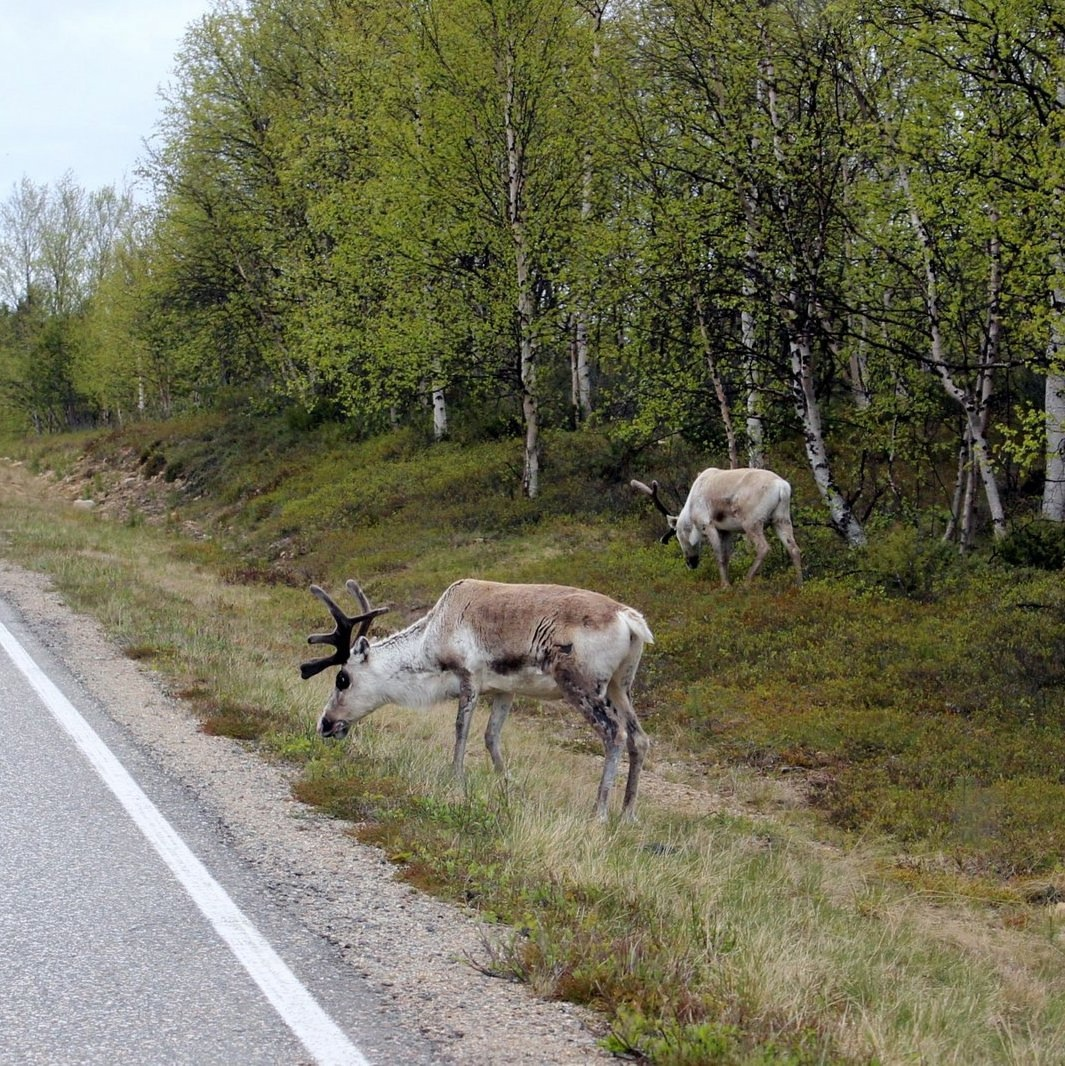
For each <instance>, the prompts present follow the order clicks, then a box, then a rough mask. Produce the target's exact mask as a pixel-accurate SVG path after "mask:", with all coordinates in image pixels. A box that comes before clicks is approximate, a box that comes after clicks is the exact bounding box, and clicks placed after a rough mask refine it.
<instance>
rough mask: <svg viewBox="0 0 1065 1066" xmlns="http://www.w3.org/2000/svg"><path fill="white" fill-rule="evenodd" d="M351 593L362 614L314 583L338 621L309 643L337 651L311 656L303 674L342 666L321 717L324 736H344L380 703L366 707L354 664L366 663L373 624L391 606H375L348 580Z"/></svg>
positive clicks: (319, 595)
mask: <svg viewBox="0 0 1065 1066" xmlns="http://www.w3.org/2000/svg"><path fill="white" fill-rule="evenodd" d="M346 587H347V590H348V592H350V593H351V594H352V596H354V597H355V598H356V599H357V600H358V601H359V606H360V607H361V608H362V614H358V615H354V616H350V617H349V616H348V615H346V614H345V613H344V612H343V611H342V610H341V609H340V608H339V607H338V606H337V605H336V603H335V602H334V601H333V599H332V597H331V596H330V595H329V593H327V592H326V591H325V590H324V589H322V588H320V587H319V586H318V585H311V592H313V593H314V595H315V596H317V597H318V599H320V600H321V601H322V603H324V604H325V605H326V607H328V608H329V613H330V614H331V615H332V616H333V620H334V621H335V622H336V628H335V629H334V630H333V632H332V633H316V634H314V635H312V636H310V637H308V638H307V643H308V644H331V645H332V646H333V647H334V648H335V649H336V651H335V652H334V653H333V654H332V655H326V656H323V657H322V658H320V659H311V660H310V661H309V662H305V663H303V664H302V665H301V666H300V675H301V676H302V677H303V679H304V680H306V679H307V678H309V677H314V675H315V674H320V673H321V672H322V671H323V670H327V669H328V668H329V667H330V666H339V667H340V670H339V671H338V672H337V676H336V684H335V686H334V688H333V691H332V693H331V694H330V696H329V700H328V702H327V703H326V705H325V709H324V710H323V711H322V715H321V717H320V718H319V719H318V732H319V733H320V734H321V735H322V736H323V737H343V736H344V734H345V733H347V731H348V726H350V725H351V723H352V722H356V721H358V720H359V719H360V718H362V717H364V716H365V715H367V714H369V713H370V711H372V710H374V707H375V706H376V704H374V705H371V706H365V705H364V704H365V703H366V701H365V700H361V701H360V699H359V686H358V685H357V684H355V685H353V681H354V680H355V675H353V674H352V671H351V665H352V663H353V662H354V664H356V665H358V664H360V663H365V662H366V659H367V656H368V654H369V648H370V642H369V641H368V640H367V639H366V634H367V633H368V632H369V629H370V625H371V623H372V622H373V620H374V619H375V618H376V617H377V616H378V615H379V614H384V613H385V611H387V610H388V608H387V607H371V606H370V601H369V600H368V599H367V598H366V595H365V593H364V592H363V591H362V589H361V588H360V587H359V585H358V584H357V583H356V582H354V581H350V580H349V581H348V582H347V583H346ZM356 626H358V627H359V629H358V632H357V633H355V636H354V639H352V633H353V632H354V631H355V627H356Z"/></svg>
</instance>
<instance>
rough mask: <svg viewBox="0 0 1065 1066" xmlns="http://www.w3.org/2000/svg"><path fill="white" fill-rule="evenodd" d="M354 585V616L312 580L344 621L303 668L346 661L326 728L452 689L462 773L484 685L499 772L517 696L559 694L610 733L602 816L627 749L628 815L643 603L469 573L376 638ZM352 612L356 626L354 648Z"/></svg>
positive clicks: (645, 634)
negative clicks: (325, 650) (320, 655)
mask: <svg viewBox="0 0 1065 1066" xmlns="http://www.w3.org/2000/svg"><path fill="white" fill-rule="evenodd" d="M347 587H348V590H349V591H350V592H351V593H352V595H354V596H355V597H356V598H357V599H358V600H359V602H360V604H361V605H362V607H363V611H364V613H363V615H360V616H357V617H355V618H348V617H347V616H346V615H344V614H343V612H341V611H340V610H339V608H337V606H336V604H335V603H333V601H332V600H331V599H330V598H329V597H328V595H327V594H326V593H324V592H323V591H322V590H321V589H320V588H318V587H317V586H312V587H311V591H312V592H314V594H315V595H316V596H318V597H319V599H321V600H322V601H323V602H324V603H325V604H326V605H327V606H328V607H329V609H330V613H332V614H333V617H334V619H336V621H337V632H335V633H333V634H329V635H320V636H315V637H312V638H311V642H312V643H331V644H333V645H334V646H335V647H336V648H337V652H336V654H335V655H333V656H329V657H327V658H325V659H320V660H315V661H313V662H311V663H305V664H304V665H303V667H302V668H301V669H302V672H303V676H304V677H310V676H312V675H313V674H315V673H317V672H319V671H320V670H323V669H325V668H326V667H328V666H330V665H334V664H335V665H339V666H340V670H339V672H338V673H337V676H336V684H335V686H334V688H333V691H332V693H331V694H330V696H329V699H328V702H327V703H326V706H325V709H324V711H323V712H322V715H321V717H320V719H319V721H318V732H319V733H320V734H321V735H322V736H325V737H342V736H344V735H345V733H346V732H347V730H348V727H349V726H350V725H351V724H352V723H353V722H357V721H359V719H361V718H364V717H366V715H368V714H370V713H371V712H372V711H374V710H376V709H377V708H378V707H380V706H382V705H383V704H386V703H392V704H398V705H400V706H405V707H427V706H430V705H432V704H435V703H439V702H440V701H442V700H446V699H454V698H456V697H457V698H458V701H459V703H458V716H457V717H456V719H455V753H454V760H453V766H454V769H455V772H456V773H458V774H461V773H462V766H463V759H464V756H465V752H466V740H467V736H468V734H469V729H470V721H471V719H472V716H473V710H474V706H475V704H476V703H477V699H478V697H479V696H482V695H484V696H490V697H491V700H492V710H491V714H490V716H489V720H488V728H487V730H486V732H485V737H484V739H485V745H486V746H487V748H488V753H489V755H490V756H491V758H492V763H493V764H494V766H495V768H496V770H498V771H499V772H503V769H504V766H503V756H502V753H501V751H500V746H499V736H500V731H501V730H502V728H503V723H504V722H505V721H506V718H507V715H508V713H509V712H510V708H511V704H512V703H513V701H514V697H515V696H528V697H531V698H533V699H539V700H553V699H563V700H565V701H566V702H567V703H569V704H570V705H571V706H572V707H574V708H576V709H577V710H578V711H580V713H581V714H582V715H583V716H584V717H585V719H586V720H587V721H588V723H589V725H591V727H592V728H593V729H594V730H595V731H596V733H597V734H598V736H599V738H600V740H602V742H603V748H604V752H605V757H606V758H605V765H604V767H603V775H602V778H601V780H600V782H599V791H598V793H597V796H596V803H595V810H596V814H597V815H598V817H599V818H601V819H605V818H606V817H607V809H608V804H609V799H610V791H611V789H612V787H613V784H614V779H615V777H616V775H617V769H618V763H619V760H620V757H621V752H622V749H623V748H627V750H628V757H629V771H628V780H627V782H626V785H625V798H624V802H623V805H622V815H623V816H625V817H631V816H632V813H633V805H634V804H635V802H636V793H637V790H638V788H639V782H640V771H641V769H642V767H643V762H644V758H645V756H646V754H647V749H648V746H649V741H648V739H647V736H646V734H645V733H644V731H643V729H642V728H641V726H640V723H639V721H638V720H637V717H636V713H635V711H634V710H633V707H632V698H631V693H632V684H633V679H634V678H635V676H636V669H637V667H638V666H639V663H640V656H641V655H642V653H643V648H644V645H645V644H651V643H653V641H654V638H653V636H652V635H651V630H650V629H649V628H648V625H647V622H646V621H645V620H644V618H643V616H642V615H641V614H640V613H639V612H638V611H636V610H634V609H633V608H632V607H626V606H625V605H624V604H621V603H618V602H616V601H615V600H612V599H610V598H608V597H607V596H603V595H601V594H600V593H597V592H589V591H587V590H585V589H578V588H568V587H566V586H562V585H510V584H501V583H499V582H494V581H478V580H474V579H465V580H462V581H456V582H455V583H454V584H453V585H451V586H450V587H449V588H447V589H446V590H445V592H444V594H443V595H442V596H441V597H440V599H439V600H438V601H437V603H436V604H435V605H434V606H433V607H432V609H431V610H430V611H429V613H428V614H426V615H425V616H424V617H422V618H420V619H419V620H418V621H417V622H415V623H413V624H412V625H410V626H408V627H407V628H406V629H403V630H401V631H400V632H398V633H394V634H392V635H391V636H387V637H384V638H382V639H380V640H374V641H370V640H368V639H367V637H366V635H365V633H366V630H367V629H368V627H369V622H370V621H371V620H372V618H373V616H374V615H375V614H377V613H380V609H378V610H376V611H374V610H371V609H370V606H369V602H368V601H367V599H366V597H365V595H363V593H362V590H361V589H360V588H359V586H358V585H357V584H356V583H355V582H354V581H348V583H347ZM345 623H346V624H347V632H346V634H345V633H344V632H343V630H344V628H345V625H344V624H345ZM356 623H361V628H360V631H359V633H358V635H357V636H356V638H355V640H354V643H353V644H351V645H350V647H349V646H348V641H349V639H350V635H351V630H352V628H353V627H354V625H355V624H356Z"/></svg>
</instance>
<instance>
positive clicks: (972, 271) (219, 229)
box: [0, 0, 1065, 550]
mask: <svg viewBox="0 0 1065 1066" xmlns="http://www.w3.org/2000/svg"><path fill="white" fill-rule="evenodd" d="M164 95H165V111H164V118H163V120H162V122H161V123H160V126H159V128H158V129H157V130H156V131H155V132H154V134H153V136H152V137H151V138H150V140H149V141H148V142H147V143H146V155H145V159H144V161H143V167H142V174H141V187H142V189H147V190H148V194H147V195H140V196H138V195H136V194H135V193H134V191H133V190H130V189H115V188H105V189H102V190H96V191H93V190H85V189H82V188H80V187H79V186H78V185H77V182H76V180H75V178H74V177H73V176H72V175H68V176H67V177H66V178H64V179H63V180H62V181H60V182H59V183H58V184H57V185H56V186H52V187H50V186H38V185H35V184H34V183H33V182H32V181H29V180H28V179H24V180H23V181H22V182H21V183H20V184H19V185H18V186H16V187H14V188H13V189H11V190H10V191H9V193H8V195H7V196H6V197H5V198H4V200H3V201H2V203H0V428H2V429H5V430H7V431H11V432H16V433H20V432H28V431H32V432H38V433H42V432H51V431H56V430H66V429H71V428H79V427H86V426H121V425H123V424H126V423H128V422H130V421H132V420H137V419H144V418H159V417H164V418H165V417H169V416H172V415H179V414H184V413H188V412H194V411H204V410H215V409H219V408H220V407H224V406H225V405H230V404H238V405H240V406H242V407H244V406H247V407H250V408H251V409H261V410H263V411H271V412H274V411H278V410H284V411H285V412H286V415H287V417H288V418H289V419H290V421H291V423H292V425H293V426H296V427H298V426H300V425H303V426H306V427H313V426H315V425H318V424H321V423H323V422H325V421H341V422H344V423H347V424H349V425H350V426H352V427H354V428H355V429H356V430H357V431H358V433H359V434H360V435H363V436H366V437H369V436H371V435H373V434H374V433H377V432H380V431H382V430H386V429H390V428H396V427H399V426H404V425H409V426H416V427H419V428H421V429H422V430H423V431H424V433H425V434H426V437H427V438H428V439H443V438H446V437H449V438H451V439H452V440H455V441H459V442H463V441H466V442H474V441H479V440H490V439H500V438H515V439H520V440H521V441H522V442H523V448H522V455H523V460H522V469H521V471H520V482H521V483H520V490H521V491H522V492H523V493H524V495H526V496H527V497H530V498H532V497H536V496H537V495H538V494H539V492H540V491H541V485H542V481H543V479H545V478H550V477H551V470H550V466H549V465H545V463H544V455H543V434H544V432H545V431H552V430H556V429H558V430H565V429H567V428H576V427H578V426H581V425H591V426H599V427H603V428H604V429H605V430H606V431H607V432H608V433H609V435H610V436H611V438H612V440H614V441H615V442H616V445H617V447H618V448H619V449H622V450H624V451H625V452H626V454H628V455H638V454H639V453H640V452H641V450H642V449H644V448H647V447H649V446H650V445H652V444H654V443H655V442H660V441H663V440H667V439H671V438H676V439H680V440H682V441H685V442H688V443H690V444H691V445H693V446H694V447H695V448H696V449H698V450H700V451H701V452H702V453H704V454H711V455H713V456H716V457H718V459H717V461H718V465H722V466H724V465H731V466H765V465H769V466H772V465H773V462H774V454H775V450H776V449H779V448H780V447H781V446H782V444H783V443H784V442H790V443H791V445H792V447H793V448H794V450H795V454H796V455H797V456H798V457H799V458H800V459H801V462H802V463H803V464H804V465H805V466H806V467H807V468H808V470H809V475H810V484H811V487H812V490H813V488H815V489H816V497H817V499H818V501H819V505H820V507H821V508H822V510H823V514H824V520H825V522H826V523H827V524H828V525H829V526H831V528H833V529H834V530H835V531H836V532H837V533H838V534H839V535H840V536H841V537H842V538H843V539H844V540H845V541H846V543H847V544H849V545H855V546H856V545H861V544H863V543H865V541H866V540H867V538H868V536H869V529H870V527H871V526H872V527H874V528H875V527H876V525H877V523H879V522H882V520H885V519H886V520H887V521H897V520H903V521H912V520H913V519H914V516H916V515H927V516H929V521H930V522H931V523H932V524H933V526H934V528H935V529H936V532H937V534H939V535H942V536H943V537H944V538H946V539H948V540H951V541H954V542H956V543H957V544H958V545H959V546H960V548H961V549H962V550H964V549H966V548H968V547H970V546H971V545H972V544H974V543H975V541H976V539H977V538H978V537H981V538H985V539H990V540H993V541H996V540H1000V539H1001V538H1003V537H1005V536H1007V534H1008V533H1009V531H1010V528H1011V524H1013V525H1016V524H1018V523H1021V524H1024V523H1032V522H1033V521H1034V522H1037V523H1038V521H1040V520H1041V521H1042V522H1043V523H1044V524H1055V525H1057V526H1060V524H1061V523H1062V522H1063V521H1065V354H1063V347H1065V319H1063V314H1065V205H1063V196H1062V193H1063V189H1065V140H1063V137H1065V132H1063V131H1065V22H1063V18H1062V9H1061V7H1060V5H1059V4H1056V3H1053V2H1051V0H960V2H956V3H952V4H947V3H943V2H941V0H904V2H902V3H897V4H890V5H883V4H880V3H869V2H868V0H833V2H823V0H786V2H769V3H765V2H761V0H760V2H757V3H751V2H749V0H741V2H728V3H721V2H714V0H415V2H411V3H405V2H398V0H372V2H370V0H362V2H358V3H353V2H345V0H246V2H236V0H219V2H218V3H216V4H215V5H214V7H213V8H212V10H211V11H210V13H209V14H207V15H205V16H204V17H203V18H202V19H200V20H199V21H198V22H196V23H194V24H193V25H191V26H190V28H189V29H188V31H187V34H186V37H185V40H184V44H183V48H182V50H181V51H180V53H179V54H178V56H177V57H176V59H175V68H174V73H173V79H172V81H171V83H170V84H169V85H168V86H167V88H166V89H165V93H164ZM517 476H518V475H517V474H516V477H517Z"/></svg>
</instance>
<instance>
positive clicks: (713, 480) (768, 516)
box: [629, 467, 802, 588]
mask: <svg viewBox="0 0 1065 1066" xmlns="http://www.w3.org/2000/svg"><path fill="white" fill-rule="evenodd" d="M629 484H630V485H631V486H632V488H634V489H636V490H637V491H639V492H643V493H646V494H647V495H648V496H650V497H651V502H652V503H653V504H654V505H655V507H657V508H658V510H659V511H661V512H662V514H664V515H665V516H666V521H667V522H668V523H669V532H668V533H666V534H664V535H663V537H662V543H663V544H667V543H668V542H669V541H670V540H671V539H672V538H673V535H674V534H676V537H677V540H679V541H680V546H681V550H682V551H683V552H684V561H685V562H686V563H687V564H688V566H689V568H690V569H692V570H694V569H695V568H696V567H697V566H698V565H699V553H700V550H701V546H702V542H703V541H704V540H705V541H709V543H710V547H711V548H713V549H714V555H715V557H716V558H717V568H718V570H719V572H720V574H721V587H722V588H728V586H729V576H728V564H729V560H730V559H731V558H732V549H733V548H734V547H735V539H736V534H737V533H741V532H742V533H746V534H747V537H748V539H749V540H750V541H751V543H752V544H753V545H754V552H755V554H754V562H753V563H752V564H751V568H750V569H749V570H748V571H747V576H746V578H745V579H744V580H745V581H750V580H751V578H753V577H754V575H755V574H757V573H758V571H759V570H760V569H761V567H762V563H763V562H764V561H765V557H766V556H767V555H768V554H769V541H768V540H766V536H765V525H766V523H767V522H771V523H772V525H773V528H774V529H775V530H776V534H777V536H778V537H779V538H780V542H781V544H783V545H784V548H785V549H786V550H787V553H788V555H789V556H790V557H791V564H792V566H793V567H794V568H795V581H796V584H799V585H801V584H802V557H801V555H800V554H799V546H798V544H796V543H795V532H794V530H793V529H792V525H791V485H789V484H788V482H787V481H785V480H784V478H782V477H780V476H779V475H778V474H774V473H773V472H772V471H771V470H760V469H756V468H750V467H744V468H740V469H738V470H718V469H716V468H715V467H710V468H709V469H707V470H704V471H703V472H702V473H701V474H700V475H699V476H698V477H697V478H696V479H695V481H694V482H693V483H692V487H691V491H690V492H689V493H688V499H687V500H686V501H685V503H684V506H683V508H681V512H680V514H679V515H671V514H670V513H669V510H668V509H667V508H666V505H665V504H664V503H663V502H662V500H661V499H660V497H659V495H658V482H657V481H652V482H651V486H650V488H648V487H647V486H646V485H645V484H644V483H643V482H642V481H631V482H629Z"/></svg>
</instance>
